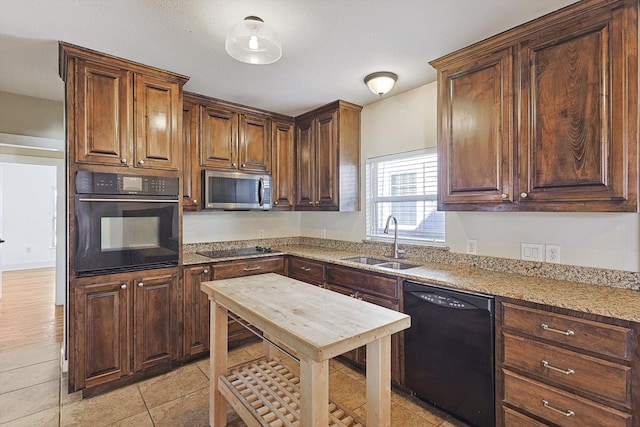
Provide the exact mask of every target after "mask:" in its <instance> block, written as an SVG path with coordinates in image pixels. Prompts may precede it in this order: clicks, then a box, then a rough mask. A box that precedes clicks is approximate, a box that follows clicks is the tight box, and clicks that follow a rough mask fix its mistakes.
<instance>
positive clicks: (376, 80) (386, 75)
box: [364, 71, 398, 98]
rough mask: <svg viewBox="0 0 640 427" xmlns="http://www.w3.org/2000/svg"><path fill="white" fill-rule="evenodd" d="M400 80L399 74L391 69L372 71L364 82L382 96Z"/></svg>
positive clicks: (372, 90)
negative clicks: (390, 70)
mask: <svg viewBox="0 0 640 427" xmlns="http://www.w3.org/2000/svg"><path fill="white" fill-rule="evenodd" d="M397 80H398V75H397V74H395V73H391V72H389V71H378V72H377V73H371V74H369V75H368V76H367V77H365V78H364V83H365V84H366V85H367V86H368V87H369V90H370V91H371V92H373V93H374V94H376V95H378V96H379V97H380V98H382V95H384V94H386V93H387V92H389V91H390V90H391V89H393V85H394V84H395V83H396V81H397Z"/></svg>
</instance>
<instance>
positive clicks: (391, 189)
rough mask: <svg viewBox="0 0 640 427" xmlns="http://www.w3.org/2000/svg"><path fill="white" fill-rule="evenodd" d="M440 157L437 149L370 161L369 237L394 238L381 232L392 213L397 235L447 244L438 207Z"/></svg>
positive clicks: (368, 195) (442, 216) (404, 238)
mask: <svg viewBox="0 0 640 427" xmlns="http://www.w3.org/2000/svg"><path fill="white" fill-rule="evenodd" d="M437 176H438V158H437V154H436V150H435V149H431V150H426V151H424V150H423V151H419V152H411V153H404V154H401V155H394V156H385V157H377V158H374V159H368V160H367V177H366V180H367V184H366V186H367V196H366V205H367V207H366V209H367V238H369V239H387V238H392V237H393V226H390V229H389V234H384V233H383V232H382V231H383V230H384V227H385V225H386V222H387V218H388V217H389V215H393V216H395V217H396V219H397V221H398V238H402V240H405V241H407V240H409V241H411V240H413V241H415V242H416V243H418V242H429V243H436V244H443V243H444V237H445V236H444V212H438V210H437V194H438V193H437V191H438V178H437Z"/></svg>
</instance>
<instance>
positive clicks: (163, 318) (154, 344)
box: [133, 274, 176, 371]
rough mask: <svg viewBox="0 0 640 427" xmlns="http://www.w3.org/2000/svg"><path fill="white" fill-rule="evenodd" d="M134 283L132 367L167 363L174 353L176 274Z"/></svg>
mask: <svg viewBox="0 0 640 427" xmlns="http://www.w3.org/2000/svg"><path fill="white" fill-rule="evenodd" d="M134 286H135V298H134V302H135V312H134V316H133V318H134V331H135V347H134V349H135V350H134V369H135V370H136V371H139V370H142V369H147V368H150V367H153V366H156V365H160V364H165V363H169V362H170V361H171V358H172V357H173V355H174V350H173V345H174V343H175V342H176V334H175V325H174V315H173V310H175V308H174V307H173V304H174V297H173V294H174V292H175V288H176V275H174V274H168V275H163V276H156V277H153V276H151V277H144V278H141V279H136V280H134Z"/></svg>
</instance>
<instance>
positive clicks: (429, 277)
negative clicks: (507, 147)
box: [183, 245, 640, 322]
mask: <svg viewBox="0 0 640 427" xmlns="http://www.w3.org/2000/svg"><path fill="white" fill-rule="evenodd" d="M277 250H279V251H281V252H283V253H286V254H289V255H297V256H301V257H304V258H309V259H314V260H318V261H324V262H331V263H334V264H338V265H344V266H347V267H357V268H360V269H362V270H368V271H374V272H378V273H386V274H391V275H393V276H399V277H402V278H406V279H412V280H416V281H419V282H426V283H430V284H435V285H442V286H446V287H449V288H456V289H464V290H468V291H473V292H479V293H485V294H491V295H496V296H502V297H508V298H514V299H518V300H523V301H529V302H533V303H539V304H546V305H550V306H555V307H562V308H567V309H571V310H576V311H582V312H587V313H593V314H597V315H601V316H608V317H613V318H618V319H624V320H630V321H634V322H640V293H638V291H635V290H630V289H621V288H615V287H608V286H602V285H592V284H586V283H579V282H570V281H564V280H556V279H546V278H541V277H531V276H524V275H521V274H514V273H504V272H496V271H489V270H484V269H480V268H474V267H467V266H457V265H450V264H439V263H426V262H424V261H419V260H418V261H417V260H412V259H403V260H401V261H402V262H408V263H411V264H417V265H418V267H415V268H411V269H407V270H390V269H386V268H382V267H376V266H371V265H366V264H361V263H355V262H351V261H344V260H343V258H348V257H356V256H361V255H368V254H363V253H357V252H351V251H345V250H338V249H326V248H318V247H314V246H304V245H287V246H281V247H278V248H277ZM272 255H277V253H276V254H259V255H254V256H251V257H250V258H256V257H264V256H272ZM242 258H243V259H244V258H248V257H242ZM376 258H381V257H379V256H376ZM382 258H384V257H382ZM231 259H238V258H229V259H216V260H215V262H218V261H228V260H231ZM211 262H213V260H212V259H211V258H208V257H205V256H202V255H198V254H195V253H189V254H184V255H183V264H184V265H193V264H202V263H211Z"/></svg>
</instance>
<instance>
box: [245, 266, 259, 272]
mask: <svg viewBox="0 0 640 427" xmlns="http://www.w3.org/2000/svg"><path fill="white" fill-rule="evenodd" d="M261 268H262V267H260V266H258V267H253V268H246V267H245V268H243V269H242V271H257V270H260V269H261Z"/></svg>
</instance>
